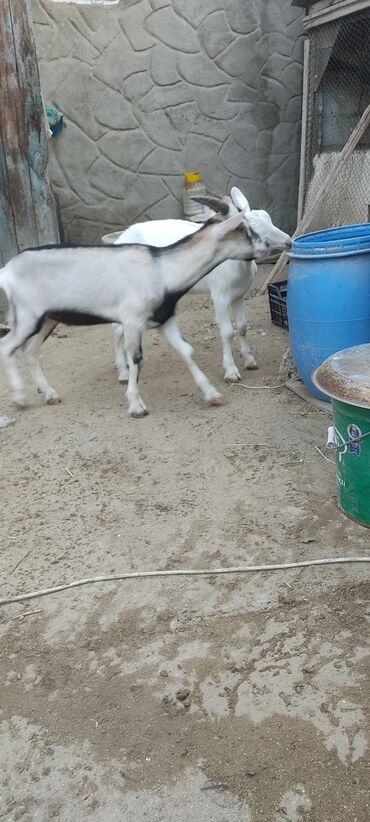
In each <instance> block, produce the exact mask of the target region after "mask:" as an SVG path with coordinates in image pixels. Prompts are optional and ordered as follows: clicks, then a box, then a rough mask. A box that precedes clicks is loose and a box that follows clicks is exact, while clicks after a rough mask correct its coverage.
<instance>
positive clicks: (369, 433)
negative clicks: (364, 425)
mask: <svg viewBox="0 0 370 822" xmlns="http://www.w3.org/2000/svg"><path fill="white" fill-rule="evenodd" d="M365 437H370V431H367V432H366V434H360V436H359V437H353V439H351V440H347V442H340V443H339V445H334V448H335V450H336V451H338V450H339V448H345V446H346V445H356V443H358V442H361V440H364V439H365Z"/></svg>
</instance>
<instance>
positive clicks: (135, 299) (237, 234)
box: [0, 189, 290, 417]
mask: <svg viewBox="0 0 370 822" xmlns="http://www.w3.org/2000/svg"><path fill="white" fill-rule="evenodd" d="M231 193H232V199H233V202H234V204H235V205H236V206H238V202H239V203H240V202H241V200H240V197H242V196H243V195H241V192H239V190H238V189H232V192H231ZM212 203H213V205H212V208H213V209H215V206H216V205H217V207H218V209H219V211H220V212H221V214H222V215H223V218H224V219H222V218H221V217H219V216H217V217H215V218H212V219H211V220H209V222H208V223H206V224H205V226H204V227H203V228H201V229H200V230H199V232H197V233H196V234H194V235H192V236H189V237H185V238H184V239H183V240H180V241H179V242H178V243H175V244H173V245H172V246H169V247H167V248H164V249H158V248H155V247H154V246H143V245H124V246H115V245H112V246H95V247H88V246H85V247H83V246H82V247H81V246H80V247H79V246H72V247H68V246H46V247H43V248H39V249H30V250H27V251H23V252H22V253H21V254H19V255H18V256H17V257H15V258H13V259H12V260H10V262H9V263H7V265H6V266H5V267H4V268H3V269H2V271H1V272H0V287H1V288H2V289H3V290H4V291H5V294H6V296H7V298H8V302H9V311H10V325H11V328H10V331H9V332H8V334H7V335H6V336H5V337H4V338H3V339H2V340H1V341H0V351H1V354H2V357H3V361H4V366H5V370H6V372H7V375H8V379H9V382H10V386H11V390H12V395H13V399H14V401H15V402H16V403H17V404H18V405H24V404H25V395H24V388H23V381H22V379H21V376H20V374H19V372H18V369H17V367H16V362H15V354H16V351H17V350H18V349H20V348H22V349H23V351H24V353H25V356H26V359H27V362H28V364H29V367H30V370H31V374H32V377H33V380H34V382H35V384H36V386H37V388H38V390H39V391H40V393H41V394H42V395H43V396H44V398H45V399H46V401H47V402H57V401H58V400H59V397H58V395H57V393H56V391H55V390H54V389H53V388H51V387H50V386H49V385H48V383H47V380H46V378H45V376H44V374H43V372H42V371H41V368H40V365H39V362H38V350H39V347H40V345H41V343H42V342H43V341H44V340H45V339H46V337H47V336H48V335H49V333H50V332H51V330H52V329H53V328H54V327H55V325H56V323H58V322H64V323H66V324H75V325H90V324H95V323H119V324H120V325H121V326H122V328H123V333H124V344H125V351H126V354H127V360H128V368H129V378H128V387H127V398H128V402H129V408H128V413H129V414H130V415H132V416H135V417H136V416H137V417H140V416H143V415H144V414H146V413H147V410H146V407H145V405H144V403H143V401H142V399H141V397H140V395H139V387H138V381H139V373H140V367H141V364H142V361H143V354H142V337H143V333H144V331H145V328H147V327H148V326H151V325H154V326H159V327H160V329H161V331H162V333H163V335H164V336H165V338H166V339H167V341H168V342H169V344H170V345H172V346H173V348H174V349H175V350H176V351H178V353H179V354H180V356H182V358H183V359H184V361H185V362H186V364H187V365H188V368H189V370H190V372H191V374H192V375H193V378H194V380H195V382H196V384H197V385H198V387H199V388H200V390H201V391H202V392H203V395H204V398H205V400H206V402H207V403H209V404H212V405H213V404H218V403H219V402H220V401H221V399H222V398H221V395H220V394H219V392H218V391H217V390H216V389H215V388H214V387H213V386H212V385H211V383H210V382H209V380H208V379H207V377H206V376H205V374H203V372H202V371H201V370H200V369H199V368H198V366H197V365H196V363H195V362H194V360H193V357H192V348H191V346H190V345H189V344H188V343H187V342H186V341H185V340H184V339H183V338H182V336H181V334H180V332H179V329H178V326H177V324H176V321H175V319H174V313H175V310H176V304H177V302H178V300H179V299H180V298H181V297H182V296H183V295H184V294H186V293H187V291H189V290H190V288H192V287H193V286H194V285H195V283H196V282H198V280H200V279H201V278H202V277H204V276H206V274H208V273H209V271H211V270H212V269H213V268H214V267H215V266H217V265H219V264H220V263H222V262H223V261H224V260H228V259H249V260H250V259H260V258H262V257H263V256H264V255H266V252H267V251H268V249H269V248H270V247H271V246H272V247H273V248H275V249H283V248H286V247H288V246H289V245H290V237H289V236H288V235H287V234H285V233H284V232H283V231H280V229H278V228H276V227H275V226H273V225H272V223H271V222H270V226H269V231H268V232H265V234H264V236H260V235H258V234H257V233H256V232H255V230H254V229H253V227H252V226H250V225H249V216H248V213H245V212H244V210H240V211H238V213H237V214H234V215H233V216H231V217H229V213H230V211H231V207H230V206H228V205H227V204H225V203H224V202H223V201H221V200H219V201H216V200H213V201H212ZM225 218H227V219H225Z"/></svg>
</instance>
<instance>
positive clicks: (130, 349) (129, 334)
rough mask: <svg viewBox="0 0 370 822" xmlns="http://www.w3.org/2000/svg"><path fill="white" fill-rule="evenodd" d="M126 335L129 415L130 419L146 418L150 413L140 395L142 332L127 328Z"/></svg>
mask: <svg viewBox="0 0 370 822" xmlns="http://www.w3.org/2000/svg"><path fill="white" fill-rule="evenodd" d="M124 334H125V346H126V354H127V362H128V385H127V391H126V397H127V399H128V414H129V415H130V417H145V415H146V414H147V413H148V411H147V409H146V406H145V403H144V402H143V400H142V399H141V397H140V394H139V376H140V370H141V366H142V363H143V349H142V331H141V330H140V331H139V330H137V329H134V328H132V329H130V328H128V327H127V326H126V327H125V329H124Z"/></svg>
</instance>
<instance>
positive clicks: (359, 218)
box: [303, 10, 370, 230]
mask: <svg viewBox="0 0 370 822" xmlns="http://www.w3.org/2000/svg"><path fill="white" fill-rule="evenodd" d="M308 36H309V58H308V82H307V92H306V94H307V97H306V105H307V115H306V116H307V120H306V138H305V147H304V152H305V160H304V181H303V212H304V211H306V209H307V207H308V206H309V205H310V203H311V202H312V200H313V198H314V197H315V195H316V192H317V191H318V189H319V188H320V186H321V185H322V183H323V181H324V179H325V177H326V176H327V173H328V171H329V170H330V168H331V166H332V164H333V162H334V161H335V159H336V157H337V156H338V154H339V152H340V151H341V149H342V148H343V146H344V145H345V143H346V142H347V140H348V138H349V137H350V135H351V132H352V131H353V129H354V127H355V126H356V124H357V122H358V120H359V119H360V117H361V115H362V114H363V112H364V111H365V109H366V107H367V105H368V104H369V103H370V12H369V10H368V11H366V12H362V13H357V14H352V15H349V16H347V17H344V18H341V19H339V20H335V21H333V22H330V23H326V24H325V25H321V26H317V27H315V28H313V29H311V30H310V31H309V35H308ZM369 209H370V127H369V128H367V130H366V131H365V133H364V135H363V136H362V138H361V140H360V141H359V143H358V146H357V147H356V149H355V150H354V152H353V153H352V155H351V156H350V157H349V159H348V160H347V161H346V163H345V165H344V168H343V169H342V171H341V172H340V173H339V175H338V178H337V180H336V182H335V184H334V186H333V188H332V190H331V191H330V193H329V194H328V195H327V196H326V197H325V200H324V201H323V202H322V206H321V208H320V209H319V211H318V213H317V214H316V217H315V219H314V221H313V222H312V224H311V226H310V230H315V229H316V228H324V227H325V228H326V227H329V226H334V225H344V224H347V223H357V222H367V221H368V220H369V219H370V215H369Z"/></svg>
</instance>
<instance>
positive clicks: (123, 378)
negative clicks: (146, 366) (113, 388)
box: [118, 374, 128, 383]
mask: <svg viewBox="0 0 370 822" xmlns="http://www.w3.org/2000/svg"><path fill="white" fill-rule="evenodd" d="M118 382H120V383H128V374H118Z"/></svg>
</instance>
